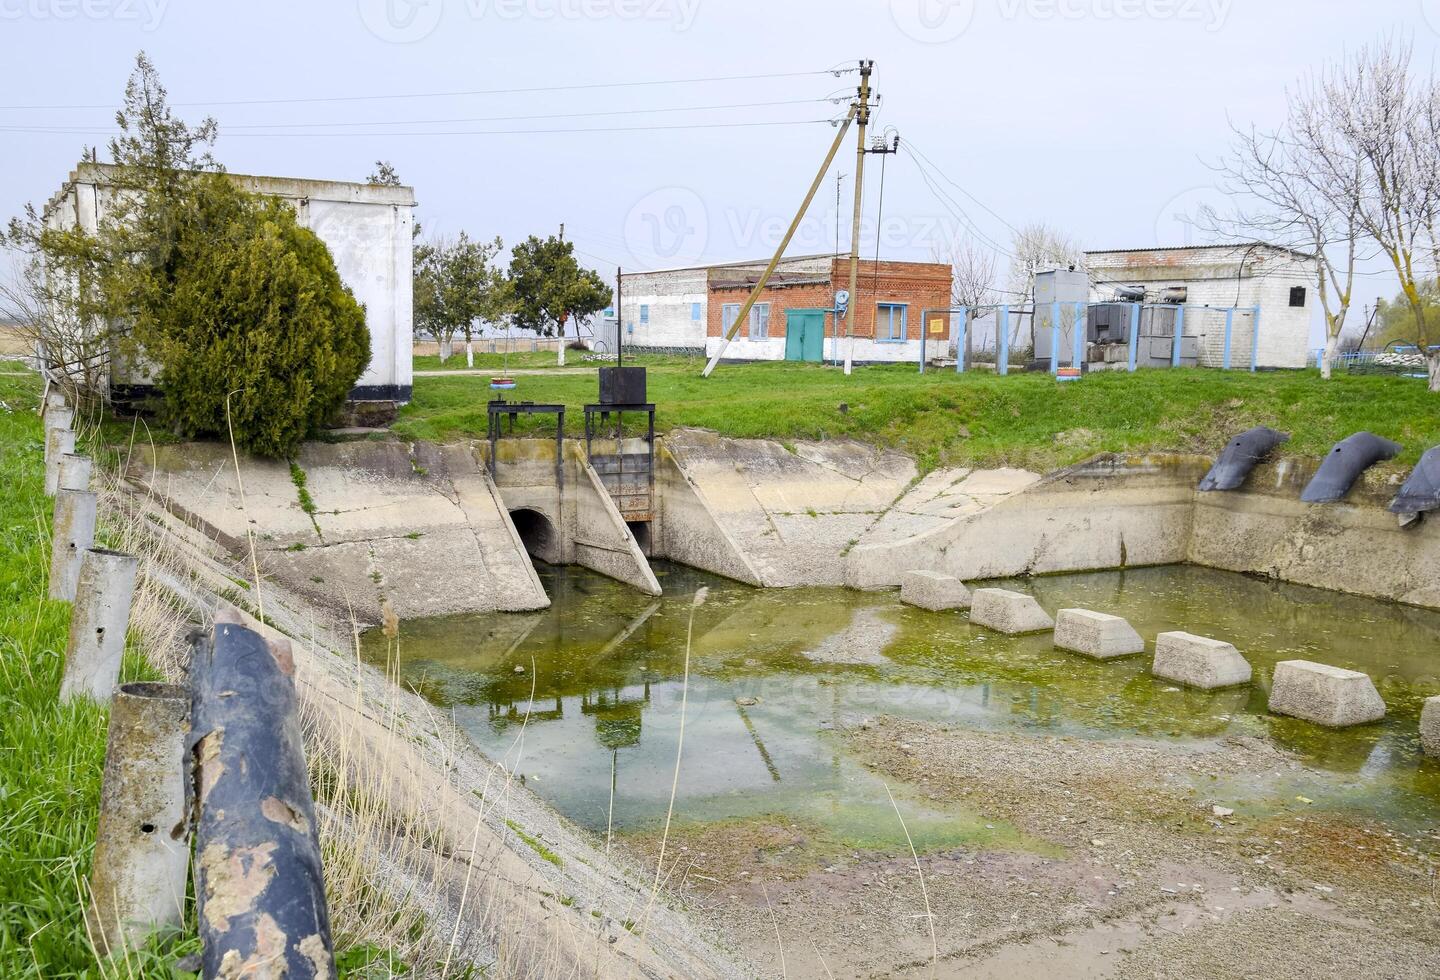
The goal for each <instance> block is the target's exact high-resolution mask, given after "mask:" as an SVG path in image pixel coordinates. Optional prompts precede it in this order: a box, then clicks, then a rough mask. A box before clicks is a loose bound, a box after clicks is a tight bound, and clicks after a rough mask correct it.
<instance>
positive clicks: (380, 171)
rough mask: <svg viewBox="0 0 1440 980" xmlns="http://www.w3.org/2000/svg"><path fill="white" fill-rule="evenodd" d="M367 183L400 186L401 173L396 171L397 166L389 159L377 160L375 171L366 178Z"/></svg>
mask: <svg viewBox="0 0 1440 980" xmlns="http://www.w3.org/2000/svg"><path fill="white" fill-rule="evenodd" d="M365 182H366V183H367V184H379V185H380V186H381V187H399V186H400V175H399V174H397V173H396V172H395V167H394V165H392V164H391V163H390V161H389V160H376V161H375V172H374V173H372V174H371V175H370V176H369V177H366V178H365Z"/></svg>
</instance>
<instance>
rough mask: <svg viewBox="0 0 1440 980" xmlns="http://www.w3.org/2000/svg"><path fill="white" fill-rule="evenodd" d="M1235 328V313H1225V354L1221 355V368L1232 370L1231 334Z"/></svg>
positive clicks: (1232, 311)
mask: <svg viewBox="0 0 1440 980" xmlns="http://www.w3.org/2000/svg"><path fill="white" fill-rule="evenodd" d="M1234 327H1235V311H1234V310H1226V311H1225V352H1224V353H1223V354H1222V355H1221V358H1220V366H1221V367H1223V368H1224V369H1225V370H1226V371H1228V370H1230V332H1231V331H1232V330H1233V329H1234Z"/></svg>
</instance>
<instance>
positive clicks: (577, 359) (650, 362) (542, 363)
mask: <svg viewBox="0 0 1440 980" xmlns="http://www.w3.org/2000/svg"><path fill="white" fill-rule="evenodd" d="M529 347H530V341H529V340H521V339H518V338H517V339H516V341H515V349H514V350H513V351H511V352H510V356H509V359H508V361H507V359H506V357H505V355H504V354H503V353H502V354H489V353H486V354H479V353H477V354H476V355H475V368H474V369H475V370H476V371H495V372H496V373H499V372H500V371H501V370H503V369H505V368H506V367H507V365H508V367H509V369H510V370H516V369H520V368H524V369H526V370H535V369H537V368H553V367H557V366H558V365H556V363H555V352H554V351H553V350H542V351H532V350H530V349H529ZM589 356H592V355H591V352H589V351H580V350H567V351H566V352H565V366H566V367H567V368H577V367H589V368H594V367H599V366H600V362H599V361H594V360H587V359H586V358H587V357H589ZM697 362H698V359H697V358H693V357H681V356H677V355H672V354H635V355H629V354H627V355H626V356H625V363H626V364H636V365H640V364H644V365H646V366H651V367H658V366H671V367H681V366H683V365H686V364H695V363H697ZM467 369H468V365H467V364H466V363H465V347H464V345H463V344H456V345H455V353H454V354H453V355H451V357H450V359H449V360H448V361H446V362H445V363H444V364H441V363H440V358H439V356H438V355H435V354H430V355H427V356H424V357H417V358H415V370H417V371H464V370H467Z"/></svg>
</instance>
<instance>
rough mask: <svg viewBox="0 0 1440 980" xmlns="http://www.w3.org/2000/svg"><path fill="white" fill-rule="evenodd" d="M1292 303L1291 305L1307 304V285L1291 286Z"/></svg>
mask: <svg viewBox="0 0 1440 980" xmlns="http://www.w3.org/2000/svg"><path fill="white" fill-rule="evenodd" d="M1290 305H1291V306H1304V305H1305V287H1304V286H1291V287H1290Z"/></svg>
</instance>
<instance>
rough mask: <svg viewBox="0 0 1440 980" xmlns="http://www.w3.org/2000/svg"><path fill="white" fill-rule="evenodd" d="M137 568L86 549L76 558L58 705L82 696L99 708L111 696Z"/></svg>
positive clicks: (115, 554)
mask: <svg viewBox="0 0 1440 980" xmlns="http://www.w3.org/2000/svg"><path fill="white" fill-rule="evenodd" d="M138 564H139V562H138V561H137V560H136V558H135V556H134V555H127V554H125V553H124V552H120V551H106V550H105V549H103V548H90V549H89V550H87V551H86V552H85V555H84V557H83V558H81V559H80V575H79V578H78V579H77V582H76V586H75V605H74V607H73V608H72V609H71V611H70V642H69V644H68V645H67V646H66V648H65V676H64V678H63V679H62V680H61V681H60V699H61V700H62V701H68V700H69V699H71V698H73V697H81V696H84V697H91V698H94V699H95V700H96V701H99V702H101V703H102V704H103V703H104V702H106V701H108V700H110V696H111V694H113V693H114V691H115V684H116V682H117V681H118V680H119V679H120V661H121V659H122V658H123V657H124V656H125V631H126V630H127V629H128V628H129V626H130V603H131V600H132V599H133V598H134V596H135V569H136V566H137V565H138Z"/></svg>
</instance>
